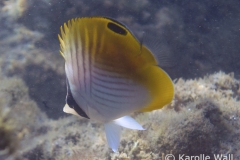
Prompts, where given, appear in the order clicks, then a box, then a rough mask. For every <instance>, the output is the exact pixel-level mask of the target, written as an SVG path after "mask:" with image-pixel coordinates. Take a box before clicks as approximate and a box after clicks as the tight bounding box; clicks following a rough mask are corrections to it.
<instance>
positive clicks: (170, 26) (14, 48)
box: [0, 0, 240, 160]
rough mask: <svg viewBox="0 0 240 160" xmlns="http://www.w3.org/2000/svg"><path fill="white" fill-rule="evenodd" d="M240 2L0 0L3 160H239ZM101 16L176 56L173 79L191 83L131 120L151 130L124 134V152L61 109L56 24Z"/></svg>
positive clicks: (61, 80)
mask: <svg viewBox="0 0 240 160" xmlns="http://www.w3.org/2000/svg"><path fill="white" fill-rule="evenodd" d="M238 6H239V1H238V0H230V1H224V0H218V1H217V0H213V1H210V2H209V1H206V0H203V1H191V2H189V1H157V0H136V1H131V0H121V1H112V0H101V1H94V0H83V1H79V0H71V1H57V0H44V1H35V0H3V1H1V2H0V28H1V30H0V56H1V59H0V68H1V71H0V82H1V85H0V137H1V139H0V159H3V160H5V159H7V160H15V159H16V160H18V159H21V160H28V159H44V160H45V159H59V160H61V159H69V160H72V159H91V160H92V159H112V160H117V159H125V160H126V159H136V160H138V159H145V160H146V159H151V160H152V159H153V160H154V159H156V160H158V159H164V156H165V155H166V154H169V153H172V154H173V155H175V156H176V159H177V156H178V154H186V155H199V154H208V155H209V156H211V159H213V157H212V156H213V154H214V153H215V154H216V153H222V154H224V155H229V154H233V155H234V159H240V151H239V148H240V146H239V143H238V142H239V137H240V135H239V134H240V132H239V127H238V126H239V123H240V120H239V117H240V115H239V114H240V109H239V104H240V102H239V101H240V87H239V86H240V81H239V80H237V79H239V78H240V76H239V75H240V70H239V68H240V63H239V55H240V54H239V51H240V48H239V47H240V46H239V45H238V42H239V41H240V40H239V36H238V32H239V21H238V20H237V19H236V17H239V15H240V11H239V7H238ZM96 15H98V16H108V17H112V18H115V19H117V20H119V21H121V22H123V23H124V24H126V25H127V26H128V27H129V28H130V29H131V30H132V31H133V32H134V34H135V35H136V36H137V37H142V39H143V43H144V44H146V45H148V46H150V48H151V47H156V46H157V47H158V48H160V50H157V51H161V52H165V53H167V54H168V55H171V57H172V58H173V59H174V60H173V61H170V62H171V63H174V64H170V66H171V68H166V70H167V72H168V73H169V74H170V75H171V77H174V78H179V77H184V78H185V79H186V78H188V80H184V79H181V78H180V79H177V80H175V91H176V95H175V99H174V101H173V102H172V103H171V104H170V105H168V106H166V107H164V108H163V109H161V110H157V111H154V112H150V113H144V114H143V113H136V114H134V115H133V116H134V117H135V118H136V119H137V120H138V121H139V122H140V123H141V124H143V126H144V127H145V128H146V131H132V130H125V129H124V130H123V134H122V140H121V145H120V147H119V150H118V152H117V153H113V152H112V151H111V150H110V149H109V148H108V146H107V143H106V140H105V135H104V132H103V126H101V125H100V124H95V123H92V122H90V121H88V120H85V119H79V118H78V117H73V116H63V115H65V114H64V113H63V112H62V107H63V105H64V103H65V102H64V99H65V94H66V86H65V78H64V77H65V76H64V61H63V59H62V58H61V57H60V55H59V53H58V50H59V43H58V40H57V34H58V33H59V27H60V25H62V24H63V23H64V22H66V21H67V20H69V19H71V18H75V17H82V16H96ZM143 31H144V32H146V33H147V34H145V35H146V36H143ZM151 39H153V40H151ZM155 42H157V45H155V44H153V43H155ZM160 55H161V53H160ZM160 55H158V53H156V56H160ZM160 58H161V56H160ZM175 60H177V63H176V61H175ZM160 62H161V61H160ZM160 65H162V63H160ZM163 66H164V65H163ZM219 70H223V71H225V72H227V73H229V72H234V74H235V77H234V74H233V73H230V74H225V73H224V72H218V73H214V72H216V71H219ZM207 73H208V74H209V75H208V76H205V75H206V74H207ZM212 73H214V74H212ZM203 76H205V77H203ZM196 77H203V78H198V79H193V78H196ZM190 78H192V79H190Z"/></svg>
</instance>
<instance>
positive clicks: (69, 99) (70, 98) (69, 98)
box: [66, 79, 90, 119]
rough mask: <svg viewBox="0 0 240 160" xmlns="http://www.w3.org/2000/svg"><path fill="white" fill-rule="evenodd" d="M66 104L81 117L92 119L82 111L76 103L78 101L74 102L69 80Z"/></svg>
mask: <svg viewBox="0 0 240 160" xmlns="http://www.w3.org/2000/svg"><path fill="white" fill-rule="evenodd" d="M66 103H67V104H68V106H69V107H70V108H72V109H74V110H75V111H76V112H77V113H78V114H79V115H80V116H82V117H85V118H88V119H90V118H89V117H88V116H87V114H86V113H85V112H84V111H83V110H82V108H81V107H80V106H79V105H78V104H77V103H76V101H75V100H74V98H73V96H72V93H71V90H70V86H69V82H68V79H67V96H66Z"/></svg>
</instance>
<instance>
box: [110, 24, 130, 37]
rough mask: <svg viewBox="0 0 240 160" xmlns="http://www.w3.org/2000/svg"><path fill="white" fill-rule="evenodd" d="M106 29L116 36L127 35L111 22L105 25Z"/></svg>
mask: <svg viewBox="0 0 240 160" xmlns="http://www.w3.org/2000/svg"><path fill="white" fill-rule="evenodd" d="M107 27H108V28H109V29H110V30H112V31H113V32H115V33H117V34H121V35H127V31H126V30H125V29H124V28H122V27H120V26H118V25H116V24H114V23H112V22H109V23H108V24H107Z"/></svg>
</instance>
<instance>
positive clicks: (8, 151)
mask: <svg viewBox="0 0 240 160" xmlns="http://www.w3.org/2000/svg"><path fill="white" fill-rule="evenodd" d="M0 75H1V78H0V82H1V85H0V136H1V139H0V159H5V158H8V159H10V160H11V159H13V160H14V159H17V157H18V155H19V153H18V152H17V151H18V150H19V149H20V148H22V147H25V146H24V145H22V142H23V140H24V139H25V140H26V141H28V143H29V142H30V141H31V138H30V137H31V134H32V133H34V132H36V130H35V129H37V128H36V127H35V126H39V127H40V126H41V121H43V120H44V119H46V118H47V117H46V115H45V113H41V112H40V110H39V108H38V107H37V105H36V103H35V102H34V101H32V100H31V99H30V98H29V96H28V88H27V87H26V85H25V84H24V82H23V81H22V80H21V79H19V78H17V77H12V78H7V77H5V78H2V77H3V74H2V73H0ZM29 138H30V139H29Z"/></svg>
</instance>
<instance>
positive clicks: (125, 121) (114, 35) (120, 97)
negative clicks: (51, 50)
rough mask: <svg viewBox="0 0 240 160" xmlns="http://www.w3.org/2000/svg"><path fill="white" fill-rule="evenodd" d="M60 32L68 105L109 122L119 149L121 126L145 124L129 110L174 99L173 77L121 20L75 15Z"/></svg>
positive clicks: (152, 107)
mask: <svg viewBox="0 0 240 160" xmlns="http://www.w3.org/2000/svg"><path fill="white" fill-rule="evenodd" d="M58 38H59V41H60V54H61V55H62V56H63V58H64V59H65V72H66V79H67V96H66V104H65V106H64V109H63V111H64V112H66V113H71V114H74V115H77V116H81V117H85V118H87V119H91V120H93V121H96V122H100V123H102V124H104V128H105V133H106V139H107V142H108V145H109V147H110V148H111V149H112V150H113V151H114V152H116V151H117V149H118V146H119V144H120V134H121V130H122V127H125V128H128V129H133V130H144V128H143V127H142V126H141V125H140V124H139V123H138V122H137V121H136V120H134V119H133V118H132V117H130V116H129V115H130V114H132V113H133V112H149V111H153V110H157V109H160V108H162V107H163V106H165V105H166V104H168V103H170V102H171V101H172V99H173V96H174V86H173V82H172V80H171V78H170V77H169V76H168V74H167V73H166V72H165V71H163V70H162V69H161V68H160V67H159V65H158V62H157V60H156V59H155V57H154V55H153V54H152V53H151V51H150V50H149V49H148V48H147V47H146V46H145V45H144V44H142V43H141V42H140V41H138V40H137V38H135V36H134V35H133V33H132V32H131V31H130V30H129V29H128V28H127V27H126V26H124V25H123V24H121V23H120V22H118V21H116V20H113V19H110V18H106V17H83V18H76V19H72V20H69V21H68V22H67V23H64V25H63V26H61V27H60V34H59V35H58Z"/></svg>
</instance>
